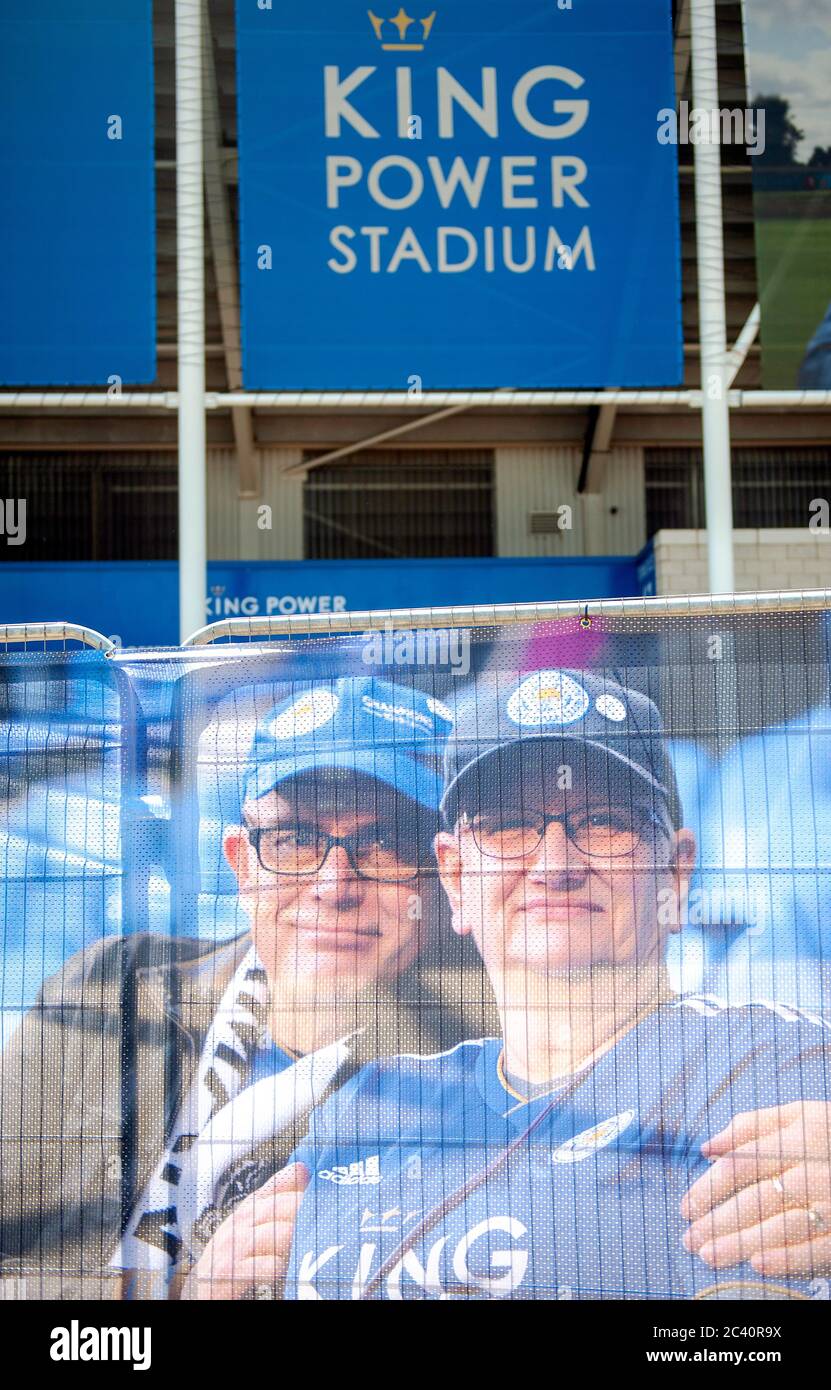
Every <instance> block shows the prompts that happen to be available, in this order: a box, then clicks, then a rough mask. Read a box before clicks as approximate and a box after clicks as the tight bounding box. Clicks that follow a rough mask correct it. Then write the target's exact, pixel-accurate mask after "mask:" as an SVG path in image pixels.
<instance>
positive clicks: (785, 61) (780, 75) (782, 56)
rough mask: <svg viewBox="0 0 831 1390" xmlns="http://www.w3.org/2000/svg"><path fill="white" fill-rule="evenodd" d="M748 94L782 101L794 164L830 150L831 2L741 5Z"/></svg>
mask: <svg viewBox="0 0 831 1390" xmlns="http://www.w3.org/2000/svg"><path fill="white" fill-rule="evenodd" d="M745 25H746V29H747V63H748V69H749V72H748V89H749V92H750V95H751V97H756V96H758V95H759V94H760V93H764V94H765V95H766V96H769V95H771V94H775V95H777V96H784V97H787V98H788V100H789V101H790V103H791V118H792V119H793V121H794V123H795V124H796V125H797V126H798V127H799V128H800V130H804V132H805V139H804V140H803V141H802V143H801V145H800V146H799V150H798V155H797V157H798V158H799V159H803V160H805V159H808V158H809V157H810V155H811V152H812V151H813V149H814V147H815V145H821V146H822V147H823V148H825V147H826V146H828V145H831V0H745Z"/></svg>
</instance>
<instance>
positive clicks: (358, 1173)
mask: <svg viewBox="0 0 831 1390" xmlns="http://www.w3.org/2000/svg"><path fill="white" fill-rule="evenodd" d="M317 1176H318V1177H319V1178H325V1179H326V1181H327V1182H334V1183H337V1185H338V1186H339V1187H350V1186H359V1187H374V1186H375V1184H376V1183H379V1182H380V1181H381V1159H380V1155H379V1154H372V1155H371V1157H369V1158H359V1159H358V1161H357V1162H356V1163H350V1164H349V1166H348V1167H347V1168H324V1169H323V1170H322V1171H321V1172H319V1173H318V1175H317Z"/></svg>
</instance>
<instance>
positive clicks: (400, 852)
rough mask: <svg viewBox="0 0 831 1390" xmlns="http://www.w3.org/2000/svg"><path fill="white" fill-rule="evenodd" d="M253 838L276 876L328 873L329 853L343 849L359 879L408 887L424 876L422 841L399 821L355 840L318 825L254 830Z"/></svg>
mask: <svg viewBox="0 0 831 1390" xmlns="http://www.w3.org/2000/svg"><path fill="white" fill-rule="evenodd" d="M248 838H249V840H250V841H251V843H252V845H253V846H254V848H255V850H256V851H257V858H258V859H259V861H260V864H261V866H262V867H263V868H264V869H265V870H266V872H267V873H270V874H288V875H293V876H295V877H299V876H301V875H303V874H315V873H317V872H318V870H319V869H322V868H323V865H324V864H325V862H326V858H327V856H328V854H329V851H330V850H331V849H333V848H334V846H335V845H343V848H344V849H345V850H346V854H347V857H348V859H349V863H350V864H351V865H352V868H353V869H354V871H355V873H356V874H357V875H358V877H359V878H369V879H373V880H375V881H376V882H379V883H406V882H407V881H408V880H409V879H412V878H415V877H416V875H417V874H418V871H419V861H420V855H419V849H418V836H417V833H416V831H415V827H413V828H412V829H408V828H407V827H406V826H401V825H400V824H399V823H398V822H397V821H396V822H393V823H391V824H384V823H382V822H380V821H376V822H373V823H372V824H371V825H364V826H361V827H360V828H359V829H358V830H356V831H355V832H354V834H352V835H329V834H327V833H326V831H325V830H321V829H320V827H319V826H318V825H316V824H315V822H314V821H298V822H295V823H294V824H292V825H285V826H282V825H281V826H249V827H248Z"/></svg>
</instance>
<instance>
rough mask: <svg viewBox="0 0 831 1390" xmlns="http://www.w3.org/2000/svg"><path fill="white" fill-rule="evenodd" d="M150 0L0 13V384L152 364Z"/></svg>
mask: <svg viewBox="0 0 831 1390" xmlns="http://www.w3.org/2000/svg"><path fill="white" fill-rule="evenodd" d="M151 19H152V5H151V0H119V4H118V5H117V6H113V5H112V4H111V3H110V0H73V2H72V4H71V5H70V6H67V5H66V4H60V3H57V0H44V3H42V4H37V5H35V6H33V5H31V4H28V3H26V0H10V2H9V3H7V4H5V5H4V6H3V12H2V15H1V16H0V93H1V94H2V95H0V107H2V113H3V149H2V153H1V154H0V381H1V382H3V383H4V384H9V385H12V386H89V385H108V386H110V388H111V389H113V390H117V389H118V388H119V386H120V384H121V382H125V383H128V384H134V383H142V382H152V381H153V380H154V378H155V375H156V349H155V340H156V311H155V305H156V293H155V223H154V216H155V213H154V169H153V138H154V137H153V35H152V25H151Z"/></svg>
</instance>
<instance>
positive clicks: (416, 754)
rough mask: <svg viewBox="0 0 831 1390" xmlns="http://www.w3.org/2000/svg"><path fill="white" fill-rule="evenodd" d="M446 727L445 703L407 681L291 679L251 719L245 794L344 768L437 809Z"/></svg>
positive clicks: (249, 797) (256, 795)
mask: <svg viewBox="0 0 831 1390" xmlns="http://www.w3.org/2000/svg"><path fill="white" fill-rule="evenodd" d="M450 727H451V715H450V711H449V709H448V708H447V707H446V705H443V704H442V703H441V701H440V700H437V699H435V698H434V697H433V696H432V695H427V694H425V693H424V692H423V691H421V690H416V689H414V688H413V687H412V686H406V685H394V684H392V683H391V682H389V681H381V680H376V679H375V678H374V677H364V676H361V677H343V678H341V679H339V680H331V681H317V682H308V683H306V682H303V683H299V684H296V685H294V686H293V688H292V692H291V694H290V695H288V696H287V697H286V699H284V700H282V701H280V702H279V703H278V704H276V705H274V706H273V708H272V709H270V710H269V711H268V713H267V714H266V715H265V716H264V718H262V719H261V720H260V721H259V723H258V725H257V728H256V731H255V733H254V739H253V742H252V744H251V754H250V763H251V764H252V765H253V766H252V770H251V772H250V773H249V775H248V778H247V780H246V784H245V799H246V800H250V801H254V800H257V799H258V798H259V797H261V796H265V795H266V794H267V793H268V792H270V791H273V790H274V788H275V787H278V786H279V785H280V784H281V783H282V782H285V781H287V780H288V779H289V778H291V777H297V776H298V775H299V774H300V773H303V772H308V771H310V770H312V769H316V770H323V769H326V768H345V769H350V770H352V771H353V772H361V773H364V774H366V775H367V776H368V777H373V778H375V779H376V780H377V781H379V782H384V783H386V784H387V785H388V786H390V787H392V788H394V789H395V791H397V792H401V793H402V794H403V795H405V796H408V797H410V798H411V800H413V801H416V802H418V803H419V804H420V805H422V806H425V807H428V808H430V809H432V810H437V809H438V805H439V801H440V798H441V788H442V783H441V778H440V776H439V772H438V768H439V766H440V758H441V754H442V751H443V748H444V743H445V739H446V738H447V735H448V733H449V731H450Z"/></svg>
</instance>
